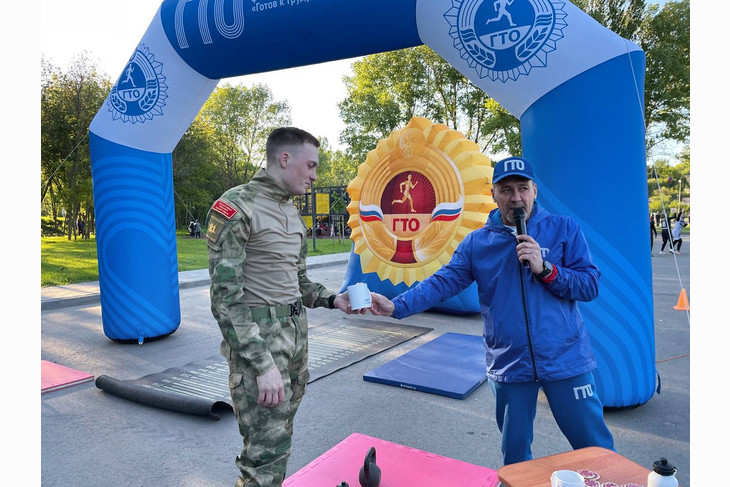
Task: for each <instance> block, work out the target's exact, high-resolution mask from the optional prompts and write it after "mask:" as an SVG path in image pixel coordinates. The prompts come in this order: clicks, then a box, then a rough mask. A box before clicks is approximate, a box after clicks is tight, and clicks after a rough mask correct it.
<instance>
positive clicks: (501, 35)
mask: <svg viewBox="0 0 730 487" xmlns="http://www.w3.org/2000/svg"><path fill="white" fill-rule="evenodd" d="M452 5H453V7H452V8H451V9H449V10H448V11H447V12H446V13H445V14H444V17H445V18H446V20H447V21H448V22H449V24H450V25H451V27H452V28H451V30H450V34H451V37H453V38H454V47H456V48H457V49H458V50H459V52H460V53H461V57H462V58H464V59H467V60H468V62H469V66H471V67H472V68H474V69H475V70H476V71H477V73H478V74H479V77H480V78H486V77H488V78H490V79H491V80H492V81H496V80H500V81H507V80H510V79H512V80H516V79H517V78H518V77H519V76H520V75H527V74H529V73H530V70H531V69H532V68H533V67H546V66H547V63H548V60H547V57H548V56H547V54H548V53H549V52H550V51H554V50H555V44H556V42H557V41H558V40H559V39H562V37H563V28H565V27H566V26H567V24H566V23H565V17H566V14H565V12H563V9H562V6H563V4H562V3H560V2H555V3H553V2H552V1H550V0H543V1H538V0H486V1H485V0H453V3H452Z"/></svg>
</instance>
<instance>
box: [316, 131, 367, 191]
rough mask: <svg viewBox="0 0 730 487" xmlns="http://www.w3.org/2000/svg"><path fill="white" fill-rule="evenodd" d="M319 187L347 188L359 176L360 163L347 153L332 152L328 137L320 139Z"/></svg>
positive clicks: (317, 184)
mask: <svg viewBox="0 0 730 487" xmlns="http://www.w3.org/2000/svg"><path fill="white" fill-rule="evenodd" d="M319 142H320V146H319V167H318V168H317V183H316V186H317V187H324V186H347V185H348V184H349V183H350V181H352V180H353V179H355V177H356V176H357V167H358V165H359V164H358V163H357V162H355V161H353V160H352V158H350V157H349V156H348V155H347V154H346V153H344V152H342V151H340V150H337V151H335V150H332V149H331V148H330V145H329V141H328V140H327V138H326V137H323V138H321V139H320V141H319Z"/></svg>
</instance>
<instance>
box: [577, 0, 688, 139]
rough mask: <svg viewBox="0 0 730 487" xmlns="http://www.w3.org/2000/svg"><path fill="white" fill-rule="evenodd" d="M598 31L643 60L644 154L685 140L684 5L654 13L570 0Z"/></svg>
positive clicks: (629, 1)
mask: <svg viewBox="0 0 730 487" xmlns="http://www.w3.org/2000/svg"><path fill="white" fill-rule="evenodd" d="M575 4H576V5H577V6H578V7H580V8H581V9H583V10H584V11H585V12H586V13H588V14H589V15H591V16H592V17H593V18H594V19H596V20H597V21H598V22H599V23H601V24H602V25H603V26H605V27H607V28H608V29H610V30H612V31H614V32H616V33H617V34H619V35H620V36H621V37H624V38H626V39H629V40H630V41H632V42H634V43H636V44H637V45H638V46H639V47H641V49H642V50H643V51H644V53H645V54H646V77H645V81H644V122H645V125H646V133H647V135H646V146H647V151H648V152H649V153H650V152H651V150H652V149H653V148H654V147H656V146H658V145H660V144H662V143H663V142H667V141H673V142H677V143H680V144H686V143H687V142H688V140H689V108H690V104H689V100H690V98H689V89H690V85H689V81H690V77H689V74H690V44H689V42H690V16H689V0H679V1H670V2H667V3H666V4H664V6H662V7H660V6H659V5H657V4H650V5H646V2H645V1H644V0H576V1H575Z"/></svg>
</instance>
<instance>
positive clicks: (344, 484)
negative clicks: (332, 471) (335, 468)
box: [337, 480, 350, 487]
mask: <svg viewBox="0 0 730 487" xmlns="http://www.w3.org/2000/svg"><path fill="white" fill-rule="evenodd" d="M337 487H350V484H348V483H347V482H345V481H344V480H343V481H342V482H340V483H339V484H337Z"/></svg>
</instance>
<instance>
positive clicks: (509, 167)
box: [492, 157, 535, 184]
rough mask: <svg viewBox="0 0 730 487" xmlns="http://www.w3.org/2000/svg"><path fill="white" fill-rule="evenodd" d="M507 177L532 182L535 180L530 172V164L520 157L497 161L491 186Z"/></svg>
mask: <svg viewBox="0 0 730 487" xmlns="http://www.w3.org/2000/svg"><path fill="white" fill-rule="evenodd" d="M509 176H519V177H521V178H525V179H530V180H532V181H534V180H535V174H534V173H533V172H532V164H530V163H529V162H527V161H526V160H525V159H523V158H521V157H508V158H506V159H502V160H501V161H499V162H498V163H497V164H496V165H495V166H494V173H493V174H492V184H494V183H496V182H499V181H501V180H502V179H504V178H506V177H509Z"/></svg>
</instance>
